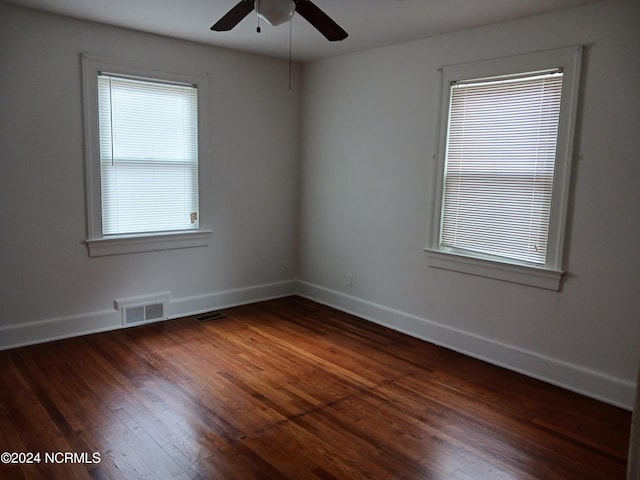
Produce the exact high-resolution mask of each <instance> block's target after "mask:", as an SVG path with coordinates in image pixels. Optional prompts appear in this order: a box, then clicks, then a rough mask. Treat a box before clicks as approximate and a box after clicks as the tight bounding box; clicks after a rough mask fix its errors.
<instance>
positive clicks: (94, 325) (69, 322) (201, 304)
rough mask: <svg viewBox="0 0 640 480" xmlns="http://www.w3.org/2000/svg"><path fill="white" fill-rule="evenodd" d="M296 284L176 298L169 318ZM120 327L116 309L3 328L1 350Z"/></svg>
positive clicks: (268, 295) (276, 293) (280, 292)
mask: <svg viewBox="0 0 640 480" xmlns="http://www.w3.org/2000/svg"><path fill="white" fill-rule="evenodd" d="M296 285H297V282H295V281H284V282H276V283H269V284H263V285H255V286H251V287H244V288H238V289H233V290H225V291H221V292H212V293H208V294H205V295H199V296H194V297H188V298H177V299H172V300H171V301H170V302H169V303H168V304H167V312H166V313H167V317H168V318H169V319H172V318H178V317H184V316H188V315H194V314H197V313H202V312H207V311H211V310H219V309H221V308H229V307H232V306H237V305H244V304H248V303H254V302H259V301H262V300H268V299H272V298H278V297H284V296H288V295H293V294H294V293H295V292H296ZM119 328H123V326H122V314H121V312H119V311H118V310H116V309H113V310H104V311H98V312H87V313H83V314H79V315H72V316H68V317H58V318H49V319H46V320H40V321H37V322H30V323H25V324H20V325H12V326H9V327H2V328H0V350H8V349H10V348H17V347H23V346H26V345H33V344H36V343H44V342H51V341H54V340H61V339H63V338H70V337H77V336H80V335H87V334H91V333H98V332H105V331H108V330H116V329H119Z"/></svg>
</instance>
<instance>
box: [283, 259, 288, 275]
mask: <svg viewBox="0 0 640 480" xmlns="http://www.w3.org/2000/svg"><path fill="white" fill-rule="evenodd" d="M287 272H289V262H287V261H286V260H285V261H284V262H282V273H287Z"/></svg>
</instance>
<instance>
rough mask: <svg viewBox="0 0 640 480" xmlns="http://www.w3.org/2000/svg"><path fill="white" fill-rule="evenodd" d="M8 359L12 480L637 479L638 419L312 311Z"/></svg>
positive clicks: (256, 315) (177, 328)
mask: <svg viewBox="0 0 640 480" xmlns="http://www.w3.org/2000/svg"><path fill="white" fill-rule="evenodd" d="M225 314H226V316H225V317H223V318H220V319H217V320H212V321H209V322H202V323H201V322H196V321H195V320H194V319H193V318H183V319H178V320H173V321H169V322H162V323H157V324H150V325H145V326H141V327H136V328H130V329H126V330H119V331H114V332H108V333H102V334H96V335H90V336H85V337H80V338H74V339H69V340H63V341H57V342H51V343H48V344H43V345H37V346H32V347H25V348H20V349H14V350H9V351H4V352H0V452H4V451H9V452H12V451H13V452H40V453H41V454H44V453H45V452H50V453H51V452H69V453H74V452H75V453H82V452H86V453H88V454H92V453H94V452H97V453H99V454H100V458H101V461H100V463H89V462H83V461H75V462H66V463H50V462H49V463H44V462H41V463H39V464H30V465H18V464H3V465H0V479H4V478H7V479H13V478H20V479H23V478H78V479H89V478H93V479H101V480H102V479H105V480H106V479H109V480H120V479H125V480H128V479H138V478H150V479H164V478H166V479H171V480H184V479H198V480H200V479H212V478H213V479H218V478H219V479H225V480H227V479H238V480H248V479H295V480H302V479H309V480H318V479H320V480H337V479H376V480H377V479H405V480H406V479H408V480H412V479H435V480H484V479H486V480H590V479H591V480H617V479H620V480H622V479H624V477H625V469H626V458H627V446H628V436H629V426H630V419H631V415H630V413H629V412H627V411H624V410H621V409H619V408H615V407H612V406H610V405H606V404H604V403H601V402H598V401H596V400H593V399H589V398H586V397H583V396H581V395H578V394H576V393H572V392H568V391H565V390H563V389H561V388H558V387H554V386H552V385H548V384H545V383H543V382H539V381H537V380H534V379H531V378H528V377H525V376H523V375H520V374H517V373H514V372H511V371H507V370H504V369H502V368H499V367H495V366H492V365H489V364H487V363H484V362H481V361H478V360H474V359H471V358H469V357H466V356H464V355H461V354H459V353H456V352H453V351H451V350H447V349H445V348H442V347H437V346H435V345H432V344H429V343H427V342H423V341H421V340H418V339H416V338H412V337H409V336H406V335H404V334H401V333H399V332H396V331H392V330H390V329H387V328H384V327H382V326H380V325H376V324H373V323H371V322H367V321H365V320H362V319H359V318H357V317H354V316H352V315H349V314H346V313H343V312H340V311H337V310H334V309H332V308H329V307H326V306H323V305H320V304H318V303H314V302H311V301H309V300H306V299H303V298H300V297H287V298H283V299H278V300H272V301H267V302H261V303H257V304H253V305H247V306H241V307H236V308H232V309H228V310H226V311H225Z"/></svg>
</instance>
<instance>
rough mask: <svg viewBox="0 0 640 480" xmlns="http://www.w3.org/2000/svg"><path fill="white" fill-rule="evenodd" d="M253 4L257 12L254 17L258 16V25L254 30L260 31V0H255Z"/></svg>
mask: <svg viewBox="0 0 640 480" xmlns="http://www.w3.org/2000/svg"><path fill="white" fill-rule="evenodd" d="M254 6H255V9H256V13H257V15H256V17H257V18H258V26H257V27H256V32H257V33H260V32H261V31H262V29H261V28H260V0H256V2H255V4H254Z"/></svg>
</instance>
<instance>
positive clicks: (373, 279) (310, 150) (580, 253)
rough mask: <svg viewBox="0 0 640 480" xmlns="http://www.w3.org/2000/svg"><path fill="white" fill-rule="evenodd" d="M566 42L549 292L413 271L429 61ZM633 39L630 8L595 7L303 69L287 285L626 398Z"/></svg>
mask: <svg viewBox="0 0 640 480" xmlns="http://www.w3.org/2000/svg"><path fill="white" fill-rule="evenodd" d="M578 44H582V45H585V47H586V48H585V50H586V52H585V55H584V58H583V78H582V85H581V91H582V93H581V102H580V109H579V113H578V122H577V128H578V130H577V145H576V151H577V154H578V156H577V158H576V162H575V165H574V170H573V187H572V191H571V202H572V203H571V206H570V212H569V222H568V237H567V245H566V254H565V269H566V271H567V274H566V278H565V280H564V282H563V285H562V290H561V291H560V292H552V291H546V290H541V289H537V288H533V287H526V286H520V285H516V284H511V283H506V282H502V281H497V280H490V279H486V278H481V277H476V276H471V275H465V274H462V273H456V272H451V271H445V270H438V269H433V268H430V267H428V266H427V261H426V257H425V252H424V251H423V247H424V246H425V244H426V232H427V225H428V223H429V222H430V221H431V208H432V201H433V198H432V183H431V182H432V178H431V176H432V172H433V161H432V154H433V153H434V150H435V139H436V122H437V118H438V111H437V110H438V93H439V76H438V72H437V69H438V68H439V67H441V66H443V65H450V64H457V63H463V62H469V61H475V60H482V59H487V58H493V57H502V56H510V55H516V54H520V53H528V52H533V51H538V50H545V49H551V48H556V47H564V46H570V45H578ZM639 46H640V3H638V2H637V1H635V2H603V3H597V4H593V5H590V6H587V7H583V8H578V9H572V10H566V11H563V12H560V13H554V14H549V15H543V16H536V17H530V18H527V19H523V20H519V21H512V22H505V23H500V24H497V25H493V26H488V27H485V28H478V29H473V30H467V31H462V32H458V33H453V34H449V35H443V36H438V37H434V38H428V39H424V40H421V41H415V42H410V43H406V44H401V45H395V46H390V47H386V48H380V49H375V50H370V51H366V52H361V53H357V54H352V55H346V56H342V57H338V58H333V59H327V60H322V61H318V62H315V63H311V64H307V65H306V66H305V68H304V72H303V77H304V80H303V81H304V89H303V112H304V113H303V125H304V129H303V141H302V148H303V156H302V159H303V161H302V167H301V192H302V196H301V217H300V218H301V226H300V237H301V242H300V251H301V256H300V258H301V270H300V278H301V279H302V280H303V283H302V285H301V290H302V291H303V292H304V293H305V294H306V295H309V296H311V297H313V298H316V299H319V300H322V301H324V302H325V303H328V304H332V305H335V306H338V307H340V308H342V309H345V310H349V311H352V312H354V313H357V314H359V315H362V316H365V317H367V318H370V319H372V320H374V321H377V322H380V323H385V324H387V325H390V326H393V327H394V328H398V329H401V330H404V331H407V332H410V333H412V334H414V335H417V336H421V337H423V338H427V339H429V340H432V341H436V342H437V343H441V344H444V345H447V346H450V347H453V348H454V349H456V350H460V351H463V352H467V353H470V354H472V355H475V356H477V357H480V358H485V359H488V360H490V361H492V362H495V363H498V364H502V365H507V366H509V367H510V368H514V369H516V370H520V371H523V372H526V373H528V374H530V375H533V376H537V377H540V378H544V379H547V380H549V381H552V382H554V383H557V384H561V385H564V386H566V387H569V388H572V389H574V390H579V391H582V392H588V393H589V394H591V395H594V396H596V397H599V398H604V399H607V400H608V401H613V402H614V403H617V404H621V405H625V406H627V407H628V406H630V405H632V403H633V391H634V385H635V374H636V367H637V365H638V354H639V352H638V344H639V342H638V340H639V339H640V322H639V313H638V312H640V295H638V287H639V286H640V282H638V273H639V271H640V254H638V252H637V248H638V246H639V245H640V215H639V214H638V208H639V206H640V187H639V185H638V181H639V180H640V161H639V160H640V158H639V155H638V127H640V96H639V94H638V85H640V60H639V57H638V48H639ZM348 274H353V286H352V287H349V286H347V285H346V283H347V282H346V278H347V275H348Z"/></svg>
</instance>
